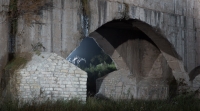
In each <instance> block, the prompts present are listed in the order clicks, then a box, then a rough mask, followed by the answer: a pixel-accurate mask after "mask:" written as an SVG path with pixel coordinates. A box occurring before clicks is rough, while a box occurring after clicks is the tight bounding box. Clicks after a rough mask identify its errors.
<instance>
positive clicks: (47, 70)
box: [4, 53, 87, 101]
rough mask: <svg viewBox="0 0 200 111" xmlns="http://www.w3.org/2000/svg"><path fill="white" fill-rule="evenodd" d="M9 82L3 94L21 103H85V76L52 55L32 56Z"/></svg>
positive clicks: (79, 70) (74, 67) (85, 74)
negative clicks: (59, 101) (64, 101)
mask: <svg viewBox="0 0 200 111" xmlns="http://www.w3.org/2000/svg"><path fill="white" fill-rule="evenodd" d="M10 78H11V79H10V81H9V82H8V83H9V85H10V87H8V86H9V85H7V87H6V88H5V90H4V92H6V94H7V95H8V94H10V95H11V96H13V97H15V98H19V99H20V100H25V101H27V100H33V99H35V100H36V101H37V100H39V101H42V100H46V99H50V100H57V99H64V100H70V99H72V98H78V99H81V100H83V101H86V92H87V88H86V86H87V85H86V84H87V73H86V72H84V71H82V70H81V69H79V68H77V67H76V66H75V65H73V64H71V63H69V62H68V61H67V60H65V59H64V58H62V57H60V56H58V55H57V54H55V53H41V54H39V55H37V54H34V55H33V57H32V59H31V61H29V62H28V63H27V64H26V65H25V66H24V67H22V68H20V69H19V70H17V71H16V72H15V74H14V75H13V76H12V77H10Z"/></svg>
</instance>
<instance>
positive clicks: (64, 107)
mask: <svg viewBox="0 0 200 111" xmlns="http://www.w3.org/2000/svg"><path fill="white" fill-rule="evenodd" d="M0 110H1V111H200V100H199V99H195V98H194V96H192V95H186V96H183V95H182V96H177V97H175V98H173V99H168V100H163V101H162V100H155V101H139V100H119V101H113V100H100V99H95V98H88V100H87V102H81V101H78V100H70V101H61V100H59V101H56V102H51V101H46V102H45V103H42V104H37V103H34V102H33V103H32V104H24V105H23V106H21V107H18V103H14V102H11V101H6V102H2V103H1V104H0Z"/></svg>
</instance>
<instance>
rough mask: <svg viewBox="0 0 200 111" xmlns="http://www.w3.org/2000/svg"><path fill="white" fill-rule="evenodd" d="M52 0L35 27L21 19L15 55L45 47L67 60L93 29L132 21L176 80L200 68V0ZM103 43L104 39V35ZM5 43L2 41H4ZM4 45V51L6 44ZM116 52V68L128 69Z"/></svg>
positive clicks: (115, 51)
mask: <svg viewBox="0 0 200 111" xmlns="http://www.w3.org/2000/svg"><path fill="white" fill-rule="evenodd" d="M52 1H53V8H50V9H48V10H41V13H40V15H39V17H40V21H32V22H31V25H27V24H26V23H25V18H24V17H23V16H20V18H19V19H18V27H17V28H18V32H17V34H16V53H23V52H25V53H26V52H32V51H33V47H32V45H37V44H38V43H41V44H42V46H44V47H45V50H44V51H46V52H54V53H56V54H58V55H60V56H62V57H64V58H66V57H67V56H68V55H69V54H70V53H71V52H72V51H73V50H74V49H75V48H76V47H77V46H78V45H79V42H80V41H81V39H82V38H83V37H85V36H87V35H89V34H91V35H92V34H93V33H97V32H95V30H97V29H98V28H100V27H101V26H102V25H104V24H106V23H108V22H110V21H113V20H116V19H118V20H121V19H132V20H133V19H134V20H138V21H140V22H134V23H131V24H132V27H137V28H139V29H140V30H141V31H142V32H144V33H145V34H146V35H147V36H148V37H150V39H152V40H153V42H155V43H156V45H157V46H158V47H159V49H160V51H161V53H162V55H163V57H164V58H165V59H166V61H167V64H168V65H169V67H170V68H171V69H172V73H173V75H174V77H175V78H176V79H177V80H178V79H180V78H184V79H185V80H186V81H187V82H188V81H189V77H188V72H190V71H191V70H192V69H194V68H195V67H196V66H198V65H200V59H199V56H200V55H199V54H200V45H199V42H200V35H199V33H200V24H199V21H200V14H199V13H200V8H199V7H200V2H199V0H145V1H144V0H85V2H83V1H82V0H52ZM4 2H5V1H4ZM85 11H86V12H87V13H86V12H85ZM1 26H2V25H1ZM97 35H99V33H97ZM4 37H5V36H3V38H4ZM99 40H102V41H103V39H102V38H101V37H99ZM160 41H162V42H160ZM6 42H7V40H6V39H3V43H6ZM97 42H98V41H97ZM103 42H104V43H103V44H101V45H100V46H101V47H102V48H103V49H104V50H110V49H107V48H106V47H104V44H108V45H111V44H110V43H109V42H108V41H103ZM163 43H165V44H163ZM0 46H1V45H0ZM124 46H126V45H124ZM2 47H4V48H5V50H6V45H3V46H2ZM111 47H112V45H111ZM165 47H167V49H166V48H165ZM122 49H123V48H122ZM168 49H169V50H168ZM118 51H119V50H118ZM118 51H117V50H115V49H114V48H113V49H112V52H111V53H109V55H110V56H111V57H112V59H113V58H115V57H116V55H117V56H118V57H117V58H118V59H116V60H118V63H119V64H117V65H119V66H124V67H123V68H125V69H127V70H129V71H130V69H131V68H130V63H129V62H126V60H123V59H129V58H122V56H123V55H121V54H120V52H118ZM166 51H169V52H170V54H171V55H170V54H169V53H166ZM5 52H6V51H4V52H3V53H1V54H0V57H1V58H2V59H4V58H3V57H6V56H4V55H5V54H4V53H5ZM4 60H5V59H4ZM1 63H3V62H1ZM131 67H132V66H131ZM144 82H145V81H144Z"/></svg>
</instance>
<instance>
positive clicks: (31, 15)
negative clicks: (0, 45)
mask: <svg viewBox="0 0 200 111" xmlns="http://www.w3.org/2000/svg"><path fill="white" fill-rule="evenodd" d="M52 7H53V3H52V2H47V0H11V1H10V5H9V19H11V21H13V20H17V19H18V18H19V17H20V16H22V17H23V18H24V20H25V23H26V24H27V25H30V24H31V22H33V21H35V22H38V21H39V16H38V15H40V14H41V10H48V9H49V8H52Z"/></svg>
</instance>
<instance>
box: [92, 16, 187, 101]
mask: <svg viewBox="0 0 200 111" xmlns="http://www.w3.org/2000/svg"><path fill="white" fill-rule="evenodd" d="M109 29H110V30H109ZM113 30H114V31H119V32H120V30H124V31H125V30H126V31H125V32H123V34H124V35H120V34H119V36H122V37H123V36H126V37H127V36H128V39H129V40H128V41H127V40H125V39H119V38H116V39H119V41H117V42H116V41H115V42H113V43H112V42H111V40H109V38H108V37H107V38H106V36H118V35H114V34H113V33H115V32H113ZM130 32H135V33H136V32H137V34H138V35H137V36H147V38H143V39H145V40H142V39H141V40H140V39H139V40H137V39H138V38H137V37H136V38H134V37H133V38H132V37H131V36H130V35H129V34H128V33H130ZM141 33H142V34H144V35H141ZM106 34H107V35H106ZM133 34H134V33H133ZM129 36H130V37H129ZM90 37H92V38H94V39H95V40H96V42H97V43H98V44H99V46H100V47H101V48H102V49H103V50H104V51H105V53H106V54H108V55H109V56H110V57H111V58H112V59H113V61H114V62H115V64H116V67H117V69H118V70H117V71H115V72H112V73H110V74H108V76H106V77H103V78H100V79H99V80H97V81H101V80H103V81H104V83H109V84H111V85H110V86H106V85H105V84H102V85H104V86H103V89H101V88H100V90H101V91H99V92H100V93H102V92H103V95H106V96H110V97H113V98H127V97H128V98H130V97H129V96H130V95H131V96H132V97H134V98H138V99H156V98H159V99H164V98H166V97H167V96H168V92H169V87H168V85H167V81H166V79H168V78H171V75H173V76H174V78H175V79H176V80H180V79H184V80H185V81H188V79H189V77H188V75H187V73H186V72H185V70H184V66H183V63H182V61H181V57H180V56H179V55H178V54H177V53H176V51H175V49H174V48H173V46H172V45H171V43H170V42H169V41H168V40H167V39H166V38H164V37H163V35H162V34H161V33H160V31H159V30H157V29H154V28H153V27H151V26H150V25H148V24H146V23H144V22H141V21H138V20H126V21H123V20H122V21H117V20H116V21H114V22H109V23H106V24H105V25H103V26H102V27H100V28H99V29H97V30H96V31H95V32H93V33H91V34H90ZM110 39H114V38H110ZM134 41H136V42H134ZM138 41H139V44H138ZM123 42H126V44H125V45H120V44H121V43H123ZM147 42H148V43H147ZM149 42H150V43H149ZM133 44H137V45H140V44H143V46H142V47H143V49H145V48H148V47H152V48H151V49H150V50H151V51H149V52H148V51H147V52H148V53H150V55H151V57H153V58H152V60H149V59H151V58H149V57H146V58H145V57H144V58H145V59H143V60H142V61H141V62H148V61H150V63H149V64H147V65H146V64H145V63H144V64H143V63H141V62H140V59H134V60H135V61H137V62H136V64H134V63H133V64H132V63H131V61H130V62H129V60H132V59H131V58H132V57H133V58H137V57H140V56H138V55H134V54H131V53H127V52H128V51H131V50H137V48H133V47H129V46H130V45H133ZM137 45H135V46H136V47H137ZM135 46H134V47H135ZM123 50H127V51H126V54H125V53H123ZM153 52H155V54H154V53H153ZM143 53H146V52H145V51H144V52H143ZM129 54H130V56H128V55H129ZM125 59H126V60H125ZM137 63H141V65H146V66H144V67H147V68H141V67H139V66H137ZM164 64H167V65H164ZM149 66H152V67H151V68H148V67H149ZM158 66H159V67H158ZM137 69H140V70H137ZM158 69H159V70H158ZM160 69H161V70H160ZM141 70H145V71H146V70H147V71H146V72H145V71H143V72H142V73H141ZM164 71H165V72H166V73H168V74H164V76H163V77H161V76H162V75H160V73H163V72H164ZM147 73H148V74H147ZM145 74H146V75H145ZM170 74H171V75H170ZM141 75H142V76H141ZM113 78H115V79H113ZM111 79H113V80H115V81H114V83H112V82H113V81H111ZM155 81H156V82H155ZM155 86H158V87H155ZM153 87H154V88H153ZM108 89H110V90H108ZM102 90H103V91H102ZM127 90H129V91H130V92H127ZM156 90H158V91H156ZM122 92H123V94H122ZM149 92H157V93H156V95H149ZM129 93H130V94H129ZM144 95H148V96H146V98H142V97H143V96H144Z"/></svg>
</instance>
